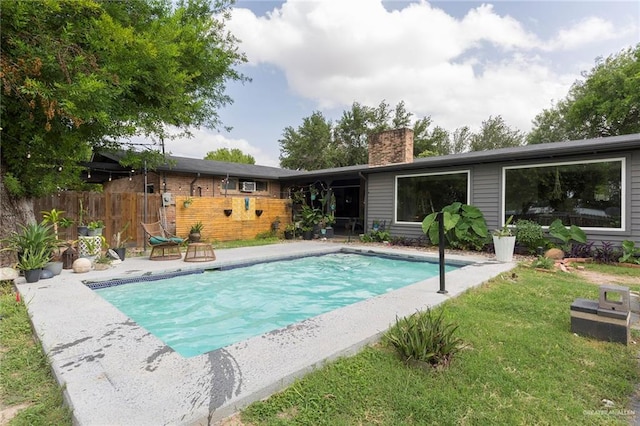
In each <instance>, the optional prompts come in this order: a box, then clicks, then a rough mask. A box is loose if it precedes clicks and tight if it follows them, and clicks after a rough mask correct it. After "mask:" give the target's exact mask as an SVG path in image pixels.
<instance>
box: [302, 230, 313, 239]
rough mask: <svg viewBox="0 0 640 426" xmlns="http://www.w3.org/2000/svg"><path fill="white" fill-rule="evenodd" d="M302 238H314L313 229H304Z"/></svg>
mask: <svg viewBox="0 0 640 426" xmlns="http://www.w3.org/2000/svg"><path fill="white" fill-rule="evenodd" d="M302 239H303V240H312V239H313V230H309V231H302Z"/></svg>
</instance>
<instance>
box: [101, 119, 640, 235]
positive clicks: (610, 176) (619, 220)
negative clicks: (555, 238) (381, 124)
mask: <svg viewBox="0 0 640 426" xmlns="http://www.w3.org/2000/svg"><path fill="white" fill-rule="evenodd" d="M412 153H413V132H412V131H411V130H409V129H397V130H392V131H387V132H383V133H381V134H378V135H375V136H374V137H372V138H371V140H370V142H369V164H365V165H358V166H349V167H339V168H332V169H324V170H315V171H293V170H286V169H279V168H275V167H265V166H256V165H247V164H236V163H224V162H217V161H209V160H196V159H188V158H181V157H173V156H170V159H171V160H173V161H174V165H172V166H169V164H167V165H166V166H163V167H160V168H158V169H157V170H155V171H154V172H152V173H151V172H150V173H149V174H148V175H147V184H146V185H147V189H148V190H149V185H152V188H151V189H152V190H153V191H160V192H162V193H163V194H164V193H167V194H172V195H185V194H186V195H191V196H203V197H205V196H213V197H217V196H221V195H224V193H225V191H226V193H227V194H235V195H243V196H269V197H278V198H289V197H291V195H292V193H293V192H294V191H299V190H300V189H302V190H303V191H306V190H307V189H308V188H309V187H315V188H317V189H319V190H320V191H322V190H326V191H331V192H332V193H333V194H334V195H335V200H336V205H335V216H336V218H337V221H338V224H339V225H340V224H346V223H348V222H350V221H353V220H354V219H355V220H359V221H360V223H361V224H362V228H363V229H364V230H365V231H366V230H369V229H370V228H371V225H372V222H373V221H374V220H376V221H384V222H385V223H386V225H387V229H388V230H389V231H390V232H391V234H392V235H394V236H405V237H410V238H416V237H420V236H422V235H423V233H422V228H421V222H422V219H423V218H424V217H425V216H426V215H428V214H429V213H431V212H433V211H438V210H440V209H441V208H442V207H443V206H445V205H447V204H450V203H452V202H454V201H461V202H464V203H467V204H472V205H475V206H477V207H479V208H480V209H481V210H482V212H483V213H484V216H485V219H486V221H487V225H488V226H489V228H490V229H493V228H498V227H500V226H502V224H503V223H504V222H505V220H507V218H508V217H509V216H513V217H514V220H517V219H521V218H524V219H530V220H534V221H537V222H538V223H540V224H542V225H549V224H550V223H551V222H552V221H553V220H555V219H558V218H559V219H562V221H563V223H564V224H565V225H569V224H575V225H578V226H580V227H581V228H582V229H583V230H584V231H585V232H586V233H587V235H588V238H589V240H590V241H596V242H602V241H608V242H611V243H614V244H615V245H619V244H620V243H621V242H622V241H623V240H632V241H635V242H638V241H640V134H632V135H624V136H614V137H607V138H598V139H585V140H577V141H569V142H557V143H547V144H540V145H527V146H523V147H517V148H504V149H497V150H490V151H477V152H468V153H463V154H454V155H446V156H439V157H428V158H418V159H414V158H413V156H412ZM94 160H100V161H101V162H102V164H99V162H95V164H93V165H90V167H93V168H95V169H96V170H97V169H100V170H107V169H108V168H110V167H114V170H112V171H111V176H114V175H116V174H118V176H120V177H122V179H119V180H120V181H123V182H121V183H118V184H117V185H118V186H116V182H115V181H113V182H107V181H105V177H106V175H105V174H104V173H103V174H102V176H101V179H102V180H101V181H102V182H103V183H105V191H122V190H124V189H126V188H127V185H129V184H128V183H127V182H132V184H131V187H130V188H128V190H136V189H135V188H140V187H141V186H140V182H135V179H140V178H141V177H140V176H139V175H138V174H137V173H133V174H132V175H135V176H132V177H131V180H130V179H128V177H129V172H130V171H127V170H125V169H122V168H120V170H117V171H116V170H115V169H117V168H118V167H119V165H118V164H117V156H112V155H111V156H110V155H109V154H107V155H103V156H101V157H100V158H96V159H94ZM107 163H110V165H109V166H108V167H107V165H106V164H107ZM123 174H124V176H123ZM229 182H230V184H229ZM225 183H226V184H227V185H228V186H226V187H225ZM167 199H168V200H170V199H171V195H168V196H167Z"/></svg>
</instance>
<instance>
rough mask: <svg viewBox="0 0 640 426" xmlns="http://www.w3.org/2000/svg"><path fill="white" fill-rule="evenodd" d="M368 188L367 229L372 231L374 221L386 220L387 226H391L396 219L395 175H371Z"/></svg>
mask: <svg viewBox="0 0 640 426" xmlns="http://www.w3.org/2000/svg"><path fill="white" fill-rule="evenodd" d="M367 187H368V192H367V200H366V202H367V206H366V211H367V214H366V221H367V224H366V226H365V229H366V230H369V229H371V224H372V222H373V221H374V220H380V221H383V220H384V221H386V223H387V225H390V224H391V222H392V221H393V217H394V214H393V207H394V205H395V175H394V174H393V173H379V174H375V175H370V176H369V179H368V181H367Z"/></svg>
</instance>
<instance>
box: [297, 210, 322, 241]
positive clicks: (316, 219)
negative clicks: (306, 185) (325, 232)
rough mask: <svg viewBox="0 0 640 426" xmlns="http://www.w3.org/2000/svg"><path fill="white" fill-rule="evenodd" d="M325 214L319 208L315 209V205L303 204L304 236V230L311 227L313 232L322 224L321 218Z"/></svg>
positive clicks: (301, 215)
mask: <svg viewBox="0 0 640 426" xmlns="http://www.w3.org/2000/svg"><path fill="white" fill-rule="evenodd" d="M322 217H323V215H322V212H321V211H320V210H319V209H314V208H313V207H311V206H309V205H307V204H304V205H302V209H301V210H300V218H301V219H302V226H301V227H302V231H303V237H304V230H305V229H306V228H309V229H311V231H312V232H313V231H314V229H315V227H316V226H318V225H319V224H320V220H321V219H322Z"/></svg>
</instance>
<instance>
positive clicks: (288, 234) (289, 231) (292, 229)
mask: <svg viewBox="0 0 640 426" xmlns="http://www.w3.org/2000/svg"><path fill="white" fill-rule="evenodd" d="M295 236H296V225H295V224H294V223H289V224H287V226H285V227H284V239H285V240H292V239H293V238H294V237H295Z"/></svg>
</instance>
